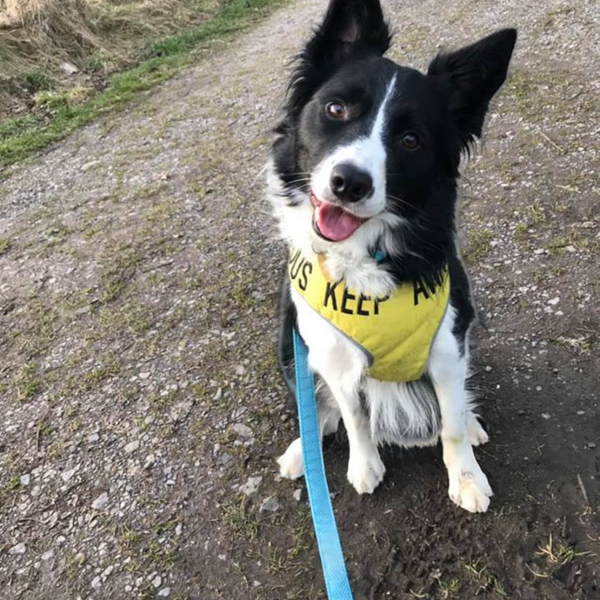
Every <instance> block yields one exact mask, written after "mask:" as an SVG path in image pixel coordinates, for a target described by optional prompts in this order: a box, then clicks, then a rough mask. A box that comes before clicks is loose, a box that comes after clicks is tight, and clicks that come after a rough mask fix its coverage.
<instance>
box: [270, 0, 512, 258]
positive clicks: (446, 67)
mask: <svg viewBox="0 0 600 600" xmlns="http://www.w3.org/2000/svg"><path fill="white" fill-rule="evenodd" d="M390 41H391V35H390V31H389V28H388V26H387V24H386V22H385V20H384V17H383V14H382V11H381V6H380V4H379V1H378V0H332V2H331V4H330V6H329V9H328V11H327V14H326V16H325V19H324V21H323V23H322V25H321V26H320V27H319V28H318V29H317V30H316V31H315V33H314V35H313V37H312V39H311V40H310V41H309V42H308V44H307V45H306V47H305V48H304V50H303V52H302V53H301V54H300V56H299V58H298V63H297V66H296V69H295V71H294V72H293V75H292V78H291V82H290V87H289V92H288V99H287V103H286V106H285V111H286V114H285V117H284V119H283V121H282V123H281V124H280V126H279V127H278V128H277V130H276V131H277V134H278V136H277V139H276V140H275V142H274V145H273V152H272V156H273V165H274V174H275V176H276V178H277V184H278V185H279V193H280V195H282V196H284V198H285V200H282V203H283V204H284V205H286V206H287V207H289V210H290V211H296V212H295V213H293V216H292V217H291V219H292V220H293V223H294V225H293V228H292V229H293V230H294V232H293V233H292V234H290V233H289V232H288V237H289V236H290V235H291V236H292V237H293V235H309V236H311V237H312V238H313V240H312V243H313V244H314V243H318V244H319V245H321V246H323V245H325V246H329V244H338V245H339V244H349V243H353V244H356V243H360V245H361V246H364V245H373V244H376V243H377V240H378V239H380V238H381V236H382V235H385V232H386V230H387V229H389V228H392V229H393V228H397V229H403V230H405V231H404V233H403V234H402V235H403V236H404V239H405V238H406V236H407V235H409V236H410V235H412V234H411V233H410V232H411V231H412V232H413V234H414V232H416V231H419V228H421V229H422V230H423V232H427V231H435V230H436V228H438V227H439V228H442V229H445V230H451V229H452V219H453V215H454V198H455V188H456V179H457V177H458V167H459V163H460V157H461V153H462V152H463V151H466V150H468V148H469V146H470V144H471V143H472V142H473V141H474V140H475V139H476V138H478V137H480V135H481V131H482V127H483V123H484V118H485V115H486V112H487V109H488V105H489V103H490V100H491V99H492V97H493V96H494V94H495V93H496V92H497V91H498V89H499V88H500V86H501V85H502V83H503V82H504V80H505V78H506V73H507V68H508V64H509V61H510V57H511V54H512V51H513V47H514V44H515V41H516V31H515V30H514V29H505V30H502V31H498V32H497V33H494V34H492V35H490V36H489V37H486V38H484V39H482V40H481V41H479V42H477V43H475V44H473V45H470V46H467V47H465V48H463V49H461V50H458V51H456V52H451V53H446V54H440V55H439V56H437V57H436V58H435V59H434V60H433V61H432V63H431V64H430V66H429V69H428V72H427V74H423V73H420V72H419V71H417V70H415V69H411V68H408V67H404V66H400V65H397V64H396V63H394V62H392V61H391V60H388V59H387V58H384V56H383V55H384V54H385V52H386V51H387V49H388V47H389V45H390ZM290 214H291V213H290ZM288 229H290V228H289V227H288ZM417 235H420V234H417ZM423 235H425V237H427V235H428V234H427V233H424V234H423ZM358 240H360V242H358ZM391 250H392V252H393V251H394V249H393V248H391ZM398 251H400V250H398Z"/></svg>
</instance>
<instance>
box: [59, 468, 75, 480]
mask: <svg viewBox="0 0 600 600" xmlns="http://www.w3.org/2000/svg"><path fill="white" fill-rule="evenodd" d="M78 469H79V467H75V468H73V469H69V470H68V471H63V472H62V473H61V474H60V476H61V478H62V480H63V481H64V482H65V483H67V482H68V481H69V480H70V479H71V478H72V477H73V475H75V473H77V471H78Z"/></svg>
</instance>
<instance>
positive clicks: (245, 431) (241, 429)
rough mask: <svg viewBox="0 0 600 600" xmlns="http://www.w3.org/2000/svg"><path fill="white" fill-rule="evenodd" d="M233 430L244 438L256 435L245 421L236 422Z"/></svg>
mask: <svg viewBox="0 0 600 600" xmlns="http://www.w3.org/2000/svg"><path fill="white" fill-rule="evenodd" d="M233 430H234V431H235V432H236V433H237V434H238V435H241V436H242V437H244V438H251V437H252V436H253V435H254V433H253V431H252V429H250V427H248V425H244V424H243V423H236V424H235V425H234V426H233Z"/></svg>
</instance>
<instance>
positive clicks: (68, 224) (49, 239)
mask: <svg viewBox="0 0 600 600" xmlns="http://www.w3.org/2000/svg"><path fill="white" fill-rule="evenodd" d="M324 5H325V3H324V2H317V1H315V0H309V1H306V2H299V1H296V2H291V3H290V4H289V5H287V6H286V7H285V8H282V9H280V10H279V11H278V12H276V13H275V14H274V15H273V16H272V17H271V18H269V19H268V20H267V21H265V22H264V23H263V24H261V25H260V26H258V27H256V28H255V29H254V30H253V31H251V32H249V33H247V34H246V35H245V36H243V37H242V38H240V39H238V40H237V41H235V42H233V43H231V44H227V45H226V46H224V47H222V48H218V49H217V50H216V51H215V52H214V53H213V54H211V55H210V56H207V57H204V58H202V59H201V60H200V61H199V64H198V66H197V67H195V68H193V69H190V70H188V71H186V72H184V73H182V74H181V75H180V76H178V77H177V78H175V79H173V80H171V81H170V82H168V83H167V84H166V85H165V86H163V87H161V88H159V89H157V90H154V91H152V92H150V93H147V94H144V95H141V96H140V97H139V99H138V100H137V101H136V102H135V103H134V104H132V105H131V106H130V107H129V108H128V109H127V110H125V111H124V112H122V113H119V114H118V115H110V116H109V117H107V118H106V120H101V121H99V122H97V123H96V124H94V125H92V126H90V127H87V128H85V129H83V130H81V131H79V132H78V133H77V134H75V135H73V136H72V137H70V138H69V139H68V140H66V141H65V142H64V143H62V144H60V145H58V146H56V147H54V148H53V149H51V150H50V151H48V152H47V153H45V154H44V155H42V156H40V157H38V158H36V159H34V160H32V161H30V162H28V163H27V164H24V165H21V166H18V167H15V168H13V169H12V170H11V171H10V172H8V171H7V172H5V173H4V181H3V182H2V184H1V185H0V331H1V332H2V333H1V337H0V409H1V410H2V412H3V414H4V418H3V425H2V428H1V429H0V511H1V512H0V588H1V589H2V590H3V598H4V599H6V600H13V599H15V600H16V599H20V600H45V599H48V600H50V599H52V600H63V599H64V600H66V599H77V598H81V599H82V600H83V599H87V598H91V599H93V598H98V599H103V600H105V599H113V598H114V599H129V598H139V599H150V598H172V599H177V600H183V599H187V598H189V599H190V600H191V599H197V600H218V599H227V600H237V599H242V598H243V599H250V598H251V599H256V600H281V599H286V600H293V599H298V600H300V599H302V600H305V599H309V600H316V599H319V598H324V595H323V591H322V580H321V575H320V569H319V565H318V559H317V555H316V547H315V542H314V539H313V536H312V532H311V523H310V516H309V512H308V507H307V505H306V498H305V491H304V485H303V483H302V482H301V481H300V482H295V483H290V482H287V481H281V480H280V479H279V478H278V476H277V471H276V468H275V467H276V465H275V463H274V458H275V457H276V456H277V455H278V454H279V453H281V452H282V451H283V450H284V449H285V447H286V446H287V444H288V443H289V441H290V440H291V439H292V438H293V437H294V436H295V435H296V433H295V431H296V425H295V418H294V415H293V414H291V413H289V412H288V411H287V400H288V399H287V396H286V393H285V390H284V388H283V385H282V382H281V379H280V376H279V373H278V369H277V364H276V356H275V350H274V348H275V323H276V319H275V313H276V304H277V283H276V282H277V281H278V277H279V273H280V270H281V266H282V261H283V257H284V250H283V247H282V245H281V244H280V243H279V242H278V241H277V240H276V232H275V227H274V223H273V221H272V219H271V218H270V215H269V209H268V206H267V203H266V201H265V199H264V193H263V182H262V179H261V176H260V170H261V167H262V165H263V164H264V160H265V157H266V150H267V147H268V143H269V130H270V128H271V127H272V125H273V124H274V122H275V120H276V116H277V107H278V105H279V103H280V101H281V99H282V94H283V90H284V85H285V80H284V78H283V77H282V74H283V73H284V72H285V70H286V68H287V64H288V61H289V58H290V57H291V56H292V55H293V54H294V53H295V52H296V51H297V50H298V48H299V45H300V42H301V40H302V39H303V38H304V37H305V36H306V33H307V32H308V31H309V30H310V26H311V24H312V22H314V20H315V18H316V16H317V15H318V14H319V11H320V10H322V9H323V7H324ZM389 9H390V11H389V12H390V14H391V16H392V21H393V23H394V24H395V25H396V27H397V37H396V43H395V46H394V50H393V52H392V57H394V58H395V59H396V60H399V61H402V62H405V63H407V64H412V65H414V66H416V67H419V68H425V67H426V65H427V61H428V59H429V58H430V57H432V56H433V55H434V53H435V52H436V51H437V49H438V46H439V45H445V46H456V45H459V44H461V43H466V42H468V41H472V40H474V39H476V38H478V37H481V36H483V35H485V34H487V33H489V32H490V31H492V30H494V29H495V28H499V27H501V26H506V25H516V26H517V27H519V29H520V40H519V46H518V49H517V52H516V56H515V59H514V67H513V71H512V75H511V78H510V81H509V82H508V84H507V86H506V87H505V90H504V92H503V93H502V94H501V97H500V99H499V101H498V102H497V104H496V110H497V112H494V114H492V116H491V118H490V123H489V126H488V131H487V142H486V144H485V145H484V148H483V150H482V152H480V154H479V156H478V157H476V158H475V159H473V160H472V161H471V164H470V165H469V166H468V168H467V171H466V179H465V182H464V186H463V191H464V199H463V205H462V208H463V210H462V238H463V241H464V244H463V245H464V248H465V253H466V257H467V260H468V262H469V264H470V267H471V272H472V274H473V280H474V284H475V287H476V294H477V300H478V303H479V305H480V309H481V314H482V321H483V323H484V325H485V326H482V327H480V328H479V330H478V332H477V335H476V337H477V351H476V352H475V355H476V361H477V362H476V373H475V375H474V384H475V386H476V387H477V389H478V391H479V395H480V397H481V400H482V410H483V415H484V417H485V420H486V423H487V427H488V430H489V431H490V434H491V436H492V441H491V442H490V444H489V445H488V446H486V447H485V449H483V450H481V451H479V452H478V455H479V456H480V457H481V461H482V467H483V468H484V470H485V471H486V472H487V473H489V474H490V476H491V482H492V485H493V487H494V489H495V491H496V496H495V497H494V499H493V504H492V510H491V512H489V513H488V514H486V515H484V516H472V515H468V514H466V513H464V512H460V511H459V510H458V509H456V508H455V507H454V506H453V505H452V504H451V503H450V501H449V500H448V499H447V497H446V495H445V489H444V488H445V479H444V470H443V465H442V461H441V456H440V451H439V449H431V450H422V451H413V452H406V451H404V452H401V451H392V450H390V451H388V452H387V453H386V456H385V460H386V464H387V465H388V473H389V475H388V476H387V478H386V482H385V484H384V485H383V486H382V488H381V489H380V490H378V492H377V493H376V494H375V495H374V496H373V497H369V498H361V499H359V498H358V497H357V496H356V494H355V492H354V491H353V490H352V489H351V487H350V486H348V485H346V483H345V481H344V470H345V467H344V465H345V461H346V453H347V446H346V443H345V440H344V439H343V435H341V436H340V437H339V438H337V439H335V440H333V441H332V442H330V443H329V444H328V445H327V448H326V460H327V465H328V467H330V486H331V489H332V492H333V495H334V504H335V507H336V511H337V513H338V519H339V522H340V529H341V534H342V537H343V541H344V546H345V549H346V552H347V555H348V557H349V568H350V572H351V577H352V579H353V582H354V584H355V588H356V597H357V598H358V599H360V600H362V599H374V600H377V599H379V598H388V597H389V598H394V599H400V600H410V599H413V598H430V599H435V600H437V599H445V598H461V599H462V598H465V599H466V598H473V597H475V596H477V597H481V598H490V599H500V598H503V597H504V598H511V599H527V600H529V599H531V600H533V599H535V600H540V599H541V600H563V599H564V600H567V599H578V600H579V599H584V598H585V599H587V598H590V599H592V600H594V599H600V581H599V579H600V569H599V568H598V556H600V543H599V539H600V522H599V519H598V511H599V510H600V454H599V448H598V446H597V444H598V443H600V440H599V439H598V438H599V433H600V431H599V429H600V427H599V425H598V423H599V422H600V420H599V417H600V414H599V412H600V411H599V402H598V391H597V378H598V369H599V367H600V364H599V360H598V359H599V354H598V347H597V338H598V330H599V312H598V297H597V295H598V285H599V281H600V278H599V272H600V268H599V266H598V254H599V252H600V238H599V225H600V219H599V214H598V205H599V203H598V194H599V192H600V184H599V182H598V167H599V157H598V154H599V149H598V136H599V135H600V130H599V129H598V121H597V114H598V112H597V110H598V100H597V99H598V97H600V81H599V79H598V69H597V65H598V64H599V62H600V61H599V59H600V57H599V56H598V54H599V49H600V39H599V36H600V34H599V32H600V26H599V22H600V16H599V14H598V7H597V4H595V3H594V2H592V1H591V0H579V1H578V2H576V3H567V2H561V1H558V0H552V1H550V2H545V3H543V7H542V6H540V3H539V2H535V1H534V0H524V1H521V2H516V1H513V0H510V1H497V2H489V1H485V0H484V1H483V2H478V3H477V4H476V5H474V4H473V3H471V2H468V1H467V0H457V1H456V2H453V3H439V2H433V0H427V1H424V2H421V1H419V2H417V1H416V0H406V1H405V2H400V1H392V2H390V3H389Z"/></svg>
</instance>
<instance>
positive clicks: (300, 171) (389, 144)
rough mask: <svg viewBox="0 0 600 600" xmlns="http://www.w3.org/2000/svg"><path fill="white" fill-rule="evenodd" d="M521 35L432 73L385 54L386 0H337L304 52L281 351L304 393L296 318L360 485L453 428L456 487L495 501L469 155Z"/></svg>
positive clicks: (371, 484)
mask: <svg viewBox="0 0 600 600" xmlns="http://www.w3.org/2000/svg"><path fill="white" fill-rule="evenodd" d="M516 37H517V34H516V31H515V30H514V29H504V30H501V31H498V32H496V33H493V34H492V35H490V36H489V37H486V38H484V39H482V40H480V41H478V42H476V43H474V44H472V45H470V46H466V47H465V48H462V49H460V50H458V51H455V52H449V53H442V54H439V55H438V56H437V57H436V58H434V59H433V61H432V62H431V64H430V65H429V68H428V70H427V73H426V74H423V73H421V72H419V71H416V70H415V69H412V68H409V67H404V66H400V65H397V64H395V63H394V62H392V61H391V60H389V59H387V58H384V56H383V55H384V54H385V52H386V51H387V50H388V48H389V46H390V42H391V34H390V29H389V27H388V25H387V23H386V21H385V19H384V16H383V14H382V10H381V6H380V4H379V1H378V0H332V1H331V3H330V5H329V8H328V10H327V13H326V15H325V18H324V21H323V23H322V24H321V26H320V27H318V28H317V29H316V30H315V32H314V34H313V35H312V38H311V39H310V41H309V42H308V44H307V45H306V47H305V48H304V50H303V51H302V52H301V54H300V55H299V56H298V58H297V62H296V66H295V69H294V71H293V73H292V76H291V81H290V84H289V89H288V94H287V101H286V103H285V114H284V117H283V120H282V121H281V123H280V124H279V125H278V127H277V128H276V130H275V133H276V137H275V140H274V142H273V145H272V149H271V158H270V161H269V165H268V195H269V199H270V201H271V203H272V205H273V207H274V212H275V216H276V218H277V219H278V221H279V226H280V230H281V234H282V236H283V239H284V240H285V241H286V243H287V244H288V245H289V249H290V261H289V265H288V271H287V273H286V275H285V280H284V284H283V287H282V297H281V328H280V343H279V355H280V362H281V365H282V368H283V371H284V375H285V377H286V380H287V382H288V385H290V387H291V388H292V391H294V382H293V360H294V359H293V350H292V342H291V335H292V328H293V327H297V328H298V331H299V332H300V335H301V336H302V338H303V339H304V341H305V342H306V344H307V346H308V348H309V364H310V367H311V369H312V370H314V372H315V373H316V375H317V390H318V414H319V423H320V429H321V435H322V436H325V435H328V434H331V433H333V432H335V431H336V430H337V428H338V424H339V422H340V419H343V421H344V425H345V428H346V431H347V433H348V439H349V444H350V458H349V463H348V481H349V482H350V483H351V484H352V485H353V486H354V488H355V489H356V491H357V492H358V493H359V494H364V493H367V494H371V493H372V492H373V491H374V490H375V488H376V487H377V486H378V484H379V483H381V481H382V479H383V477H384V474H385V466H384V464H383V462H382V460H381V458H380V455H379V451H378V447H379V446H380V445H382V444H386V443H388V444H389V443H392V444H397V445H399V446H404V447H410V446H422V445H433V444H435V443H437V441H438V439H440V438H441V441H442V446H443V457H444V463H445V465H446V468H447V470H448V478H449V490H448V491H449V495H450V498H451V499H452V500H453V501H454V502H455V503H456V504H457V505H458V506H461V507H462V508H464V509H466V510H468V511H471V512H484V511H486V510H487V508H488V505H489V502H490V497H491V496H492V490H491V488H490V485H489V483H488V480H487V477H486V476H485V474H484V473H483V471H482V470H481V468H480V466H479V464H478V463H477V460H476V458H475V455H474V452H473V446H478V445H480V444H483V443H485V442H487V440H488V436H487V434H486V432H485V430H484V429H483V428H482V426H481V425H480V423H479V421H478V419H477V416H476V414H475V412H474V406H473V404H472V400H471V398H470V395H469V393H468V391H467V389H466V381H467V377H468V372H469V365H468V363H469V344H468V335H469V329H470V327H471V324H472V322H473V320H474V317H475V310H474V307H473V302H472V300H471V295H470V290H469V280H468V277H467V274H466V272H465V268H464V265H463V264H462V262H461V259H460V254H459V251H458V248H457V240H456V228H455V210H456V200H457V181H458V179H459V177H460V174H459V164H460V161H461V156H462V155H463V154H468V153H469V150H470V149H471V147H472V145H473V144H474V143H475V141H476V140H477V138H480V136H481V133H482V128H483V125H484V119H485V116H486V112H487V110H488V106H489V104H490V101H491V99H492V97H493V96H494V94H495V93H496V92H497V91H498V89H499V88H500V86H501V85H502V84H503V82H504V80H505V78H506V74H507V69H508V65H509V62H510V58H511V55H512V52H513V48H514V45H515V41H516ZM278 462H279V466H280V471H281V474H282V475H283V476H284V477H289V478H296V477H300V476H302V474H303V459H302V450H301V442H300V439H297V440H295V441H294V442H293V443H292V444H291V445H290V446H289V448H288V449H287V451H286V452H285V453H284V454H283V456H281V457H280V458H279V460H278Z"/></svg>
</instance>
